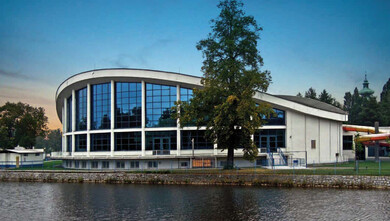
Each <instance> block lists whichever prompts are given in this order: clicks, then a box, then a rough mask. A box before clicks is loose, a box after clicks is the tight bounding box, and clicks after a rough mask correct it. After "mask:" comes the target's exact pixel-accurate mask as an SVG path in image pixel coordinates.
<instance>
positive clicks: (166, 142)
mask: <svg viewBox="0 0 390 221" xmlns="http://www.w3.org/2000/svg"><path fill="white" fill-rule="evenodd" d="M170 147H171V139H170V138H169V137H155V138H154V139H153V150H154V151H156V153H157V154H168V153H169V150H170V149H171V148H170Z"/></svg>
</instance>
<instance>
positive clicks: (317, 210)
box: [0, 183, 390, 220]
mask: <svg viewBox="0 0 390 221" xmlns="http://www.w3.org/2000/svg"><path fill="white" fill-rule="evenodd" d="M389 199H390V192H389V191H362V190H334V189H277V188H255V187H219V186H154V185H108V184H47V183H0V220H14V219H18V220H49V219H50V220H51V219H54V220H63V219H70V220H76V219H78V220H79V219H82V220H96V219H99V220H100V219H115V220H156V219H158V220H356V219H359V220H389V218H390V217H389V216H390V206H389V205H390V200H389Z"/></svg>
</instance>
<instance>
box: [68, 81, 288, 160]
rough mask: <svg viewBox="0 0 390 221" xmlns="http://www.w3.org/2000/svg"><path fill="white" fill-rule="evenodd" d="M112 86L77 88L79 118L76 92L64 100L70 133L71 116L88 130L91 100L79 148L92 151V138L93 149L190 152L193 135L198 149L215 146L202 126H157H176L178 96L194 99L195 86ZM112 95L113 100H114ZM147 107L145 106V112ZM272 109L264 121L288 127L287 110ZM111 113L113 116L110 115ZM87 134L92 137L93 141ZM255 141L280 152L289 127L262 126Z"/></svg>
mask: <svg viewBox="0 0 390 221" xmlns="http://www.w3.org/2000/svg"><path fill="white" fill-rule="evenodd" d="M111 85H112V84H111V82H107V83H101V84H92V85H91V90H90V94H88V90H87V87H84V88H82V89H79V90H77V91H75V94H74V95H75V97H74V98H73V99H75V110H76V111H75V112H76V113H75V119H72V96H70V97H68V98H67V99H66V105H67V108H66V116H67V120H66V129H67V130H66V131H67V132H72V121H73V120H74V121H76V122H75V123H76V128H75V129H76V131H85V130H87V128H88V125H87V122H88V120H87V118H88V113H87V111H88V100H89V99H87V98H88V96H90V111H91V113H90V122H91V123H90V124H91V125H90V128H91V132H89V133H90V134H89V135H88V134H83V133H81V134H80V133H79V132H78V133H76V134H75V135H74V151H75V152H86V151H88V150H87V146H88V145H87V141H88V140H90V150H89V151H90V152H99V151H102V152H109V151H111V148H113V150H114V151H118V152H120V151H142V150H143V149H142V148H143V146H144V148H145V149H144V150H146V151H152V154H153V155H164V154H170V153H171V150H177V149H178V148H180V149H181V150H191V149H192V139H193V140H194V149H195V150H212V149H214V144H213V143H212V142H210V141H208V140H207V139H206V138H205V136H204V134H205V131H204V130H195V129H193V130H188V129H189V128H188V129H186V130H182V129H179V128H175V129H169V130H168V131H166V129H165V130H164V129H161V130H159V129H157V128H158V127H161V128H163V127H176V126H177V121H176V120H175V119H172V117H171V116H172V109H171V108H172V107H173V106H174V103H175V101H176V100H177V99H178V97H179V98H180V100H181V101H183V102H190V101H191V98H192V96H193V90H192V89H189V88H184V87H180V90H179V92H180V94H177V91H178V87H177V86H169V85H160V84H152V83H147V82H146V83H145V84H144V86H145V87H144V88H143V86H142V85H143V83H141V82H120V81H117V82H114V84H113V85H114V88H111ZM142 90H144V93H143V91H142ZM112 93H113V94H112ZM143 94H144V96H145V97H144V99H145V100H144V103H143V100H142V99H143ZM112 96H113V97H114V100H113V101H111V97H112ZM112 102H113V103H112ZM112 105H113V108H114V110H115V113H114V115H112V114H113V113H111V110H112V109H111V108H112ZM143 105H145V106H144V107H145V109H144V110H143ZM274 111H275V113H276V115H275V116H271V117H270V118H269V119H266V120H267V123H266V124H265V125H278V126H284V125H285V112H284V111H283V110H279V109H276V108H274ZM112 116H113V119H111V117H112ZM142 116H144V117H145V119H144V121H145V127H144V128H142V122H143V120H142ZM111 120H114V128H111ZM191 126H193V125H192V124H190V125H186V127H191ZM101 129H110V130H111V133H110V132H106V131H101V132H98V133H97V130H101ZM94 131H96V132H94ZM102 132H103V133H102ZM112 132H113V133H112ZM88 136H90V137H89V139H88ZM143 136H144V137H143ZM178 136H179V137H178ZM66 139H67V146H66V148H65V150H66V151H67V152H72V136H71V135H69V134H68V135H67V136H66ZM111 139H113V140H114V142H113V144H114V147H111ZM143 139H145V144H142V140H143ZM254 141H255V143H256V144H257V145H258V146H259V147H260V148H267V150H269V151H276V149H277V148H279V147H284V146H285V129H267V130H259V131H257V132H256V133H255V134H254ZM178 142H179V143H178ZM148 154H150V152H148Z"/></svg>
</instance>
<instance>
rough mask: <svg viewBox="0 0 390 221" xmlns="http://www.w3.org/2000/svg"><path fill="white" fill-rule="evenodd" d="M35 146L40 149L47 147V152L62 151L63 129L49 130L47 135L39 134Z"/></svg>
mask: <svg viewBox="0 0 390 221" xmlns="http://www.w3.org/2000/svg"><path fill="white" fill-rule="evenodd" d="M35 147H36V148H39V149H45V152H46V153H51V152H55V151H61V148H62V136H61V131H60V130H59V129H56V130H49V131H48V133H47V136H46V137H42V136H38V137H37V138H36V139H35Z"/></svg>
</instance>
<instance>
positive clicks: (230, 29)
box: [173, 0, 272, 168]
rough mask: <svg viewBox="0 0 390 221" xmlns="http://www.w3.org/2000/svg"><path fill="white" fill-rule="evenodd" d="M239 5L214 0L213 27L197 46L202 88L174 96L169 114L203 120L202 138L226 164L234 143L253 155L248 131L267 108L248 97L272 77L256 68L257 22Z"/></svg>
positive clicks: (196, 121) (258, 64)
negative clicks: (185, 97)
mask: <svg viewBox="0 0 390 221" xmlns="http://www.w3.org/2000/svg"><path fill="white" fill-rule="evenodd" d="M242 6H243V4H242V3H240V2H237V1H235V0H231V1H229V0H228V1H222V2H220V3H219V5H218V8H220V10H221V11H220V14H219V17H218V18H216V19H213V20H211V23H212V26H211V27H212V32H211V33H210V34H209V35H208V37H207V38H206V39H204V40H201V41H200V42H199V43H198V44H197V46H196V47H197V49H198V50H200V51H202V53H203V57H204V59H205V60H204V61H203V66H202V71H203V73H204V76H203V78H202V80H201V83H202V85H203V88H202V89H194V92H193V98H192V100H191V103H185V102H178V103H177V106H176V107H175V108H174V109H175V110H174V114H173V115H174V117H176V118H178V119H179V122H180V125H181V126H183V125H187V124H195V125H196V126H198V127H200V126H206V128H207V131H206V136H207V138H208V139H210V140H212V141H213V142H214V143H216V144H217V145H218V148H220V149H223V150H228V160H227V164H228V167H229V168H232V167H233V157H234V149H236V148H238V147H242V148H243V150H244V157H245V158H246V159H249V160H253V159H255V157H256V156H257V153H258V150H257V147H256V146H255V144H254V143H253V141H252V140H251V139H250V138H251V135H252V134H253V133H254V132H255V130H256V129H257V128H259V127H260V126H261V125H262V123H263V120H262V118H261V116H262V115H266V116H269V115H270V114H271V113H272V109H271V108H270V106H269V105H267V104H260V105H259V106H256V102H255V101H254V100H253V99H252V97H253V96H254V95H255V93H256V92H257V91H266V90H267V88H268V86H269V84H270V82H271V77H270V72H269V71H263V72H262V71H260V67H261V66H262V65H263V59H262V57H261V56H260V52H259V50H258V49H257V41H258V40H259V39H260V36H259V32H260V31H261V30H262V28H261V27H259V26H258V25H257V23H256V21H255V19H254V18H253V17H252V16H246V15H245V13H244V12H243V11H242V9H241V8H242Z"/></svg>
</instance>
